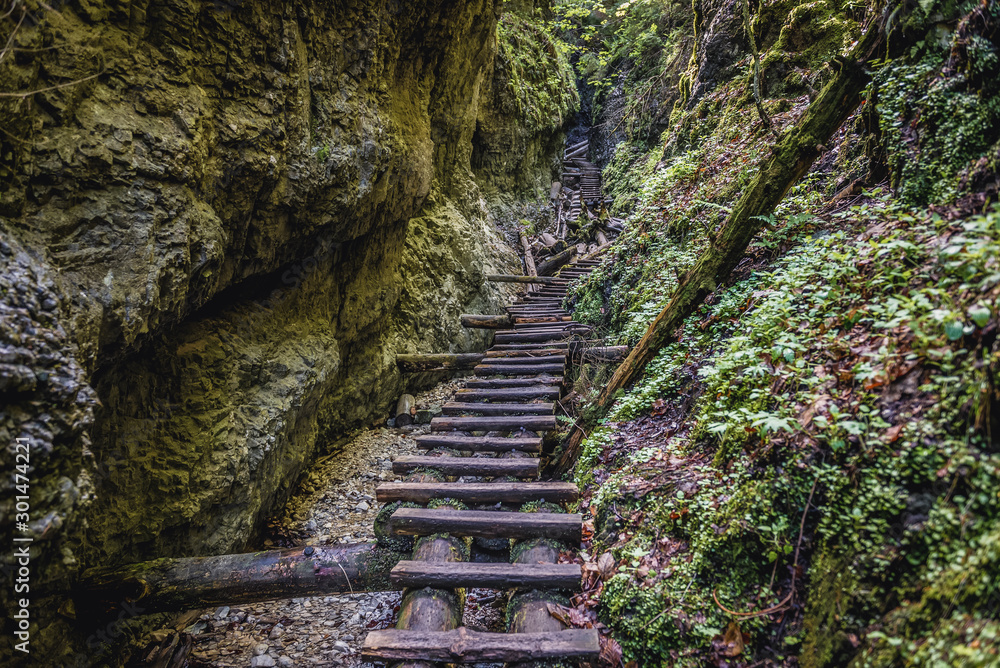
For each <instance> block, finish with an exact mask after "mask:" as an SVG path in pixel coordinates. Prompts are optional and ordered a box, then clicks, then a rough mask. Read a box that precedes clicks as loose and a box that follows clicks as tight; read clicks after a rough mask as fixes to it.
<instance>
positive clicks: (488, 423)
mask: <svg viewBox="0 0 1000 668" xmlns="http://www.w3.org/2000/svg"><path fill="white" fill-rule="evenodd" d="M555 428H556V416H555V415H514V416H496V417H494V416H485V417H436V418H433V419H432V420H431V431H451V430H453V429H457V430H459V431H518V430H520V429H527V430H529V431H554V430H555Z"/></svg>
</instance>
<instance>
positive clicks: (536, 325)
mask: <svg viewBox="0 0 1000 668" xmlns="http://www.w3.org/2000/svg"><path fill="white" fill-rule="evenodd" d="M586 326H587V325H584V324H583V323H580V322H577V321H575V320H563V321H559V322H525V323H515V325H514V329H513V330H510V329H503V330H498V331H503V332H507V333H510V332H511V331H513V332H515V333H516V332H547V331H549V330H553V329H567V328H569V329H573V328H575V327H586Z"/></svg>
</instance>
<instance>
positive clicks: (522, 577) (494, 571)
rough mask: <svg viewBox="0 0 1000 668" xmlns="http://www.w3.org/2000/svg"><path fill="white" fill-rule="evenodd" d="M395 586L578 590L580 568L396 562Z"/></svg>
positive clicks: (580, 575)
mask: <svg viewBox="0 0 1000 668" xmlns="http://www.w3.org/2000/svg"><path fill="white" fill-rule="evenodd" d="M389 577H390V579H391V580H392V582H393V583H394V584H395V585H396V586H397V587H440V588H442V589H444V588H458V587H487V588H490V589H511V588H515V587H531V588H534V589H570V590H577V589H580V586H581V580H582V578H583V569H582V568H581V567H580V565H579V564H526V563H524V564H520V563H519V564H489V563H479V564H476V563H467V562H460V563H451V564H430V563H427V562H420V561H400V562H399V563H398V564H396V565H395V566H394V567H393V569H392V572H391V573H390V574H389Z"/></svg>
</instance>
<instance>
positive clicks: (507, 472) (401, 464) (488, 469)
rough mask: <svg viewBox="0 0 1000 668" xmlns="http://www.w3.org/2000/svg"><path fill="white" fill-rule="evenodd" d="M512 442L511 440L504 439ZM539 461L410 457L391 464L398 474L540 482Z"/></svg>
mask: <svg viewBox="0 0 1000 668" xmlns="http://www.w3.org/2000/svg"><path fill="white" fill-rule="evenodd" d="M505 440H508V441H509V440H512V439H509V438H508V439H505ZM539 463H540V462H539V460H538V459H537V458H536V457H519V458H516V459H499V458H497V457H427V456H420V455H408V456H404V457H398V458H396V460H395V461H393V462H392V471H393V473H397V474H400V475H402V474H406V473H410V472H412V471H414V470H416V469H433V470H435V471H439V472H440V473H442V474H444V475H453V476H487V477H490V478H500V477H504V476H511V477H514V478H537V477H538V471H539Z"/></svg>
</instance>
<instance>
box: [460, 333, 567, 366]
mask: <svg viewBox="0 0 1000 668" xmlns="http://www.w3.org/2000/svg"><path fill="white" fill-rule="evenodd" d="M511 336H512V337H514V338H512V339H505V340H514V341H520V340H524V339H519V338H517V335H511ZM528 336H529V337H532V336H534V337H536V338H535V339H532V338H529V339H527V340H529V341H532V340H537V335H534V334H529V335H528ZM549 336H550V335H548V334H547V335H545V336H544V337H542V340H544V341H547V340H549V339H548V338H547V337H549ZM565 368H566V367H565V364H480V365H478V366H476V367H475V368H473V370H472V372H473V373H474V374H476V375H477V376H526V375H531V374H539V373H563V371H564V370H565Z"/></svg>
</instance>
